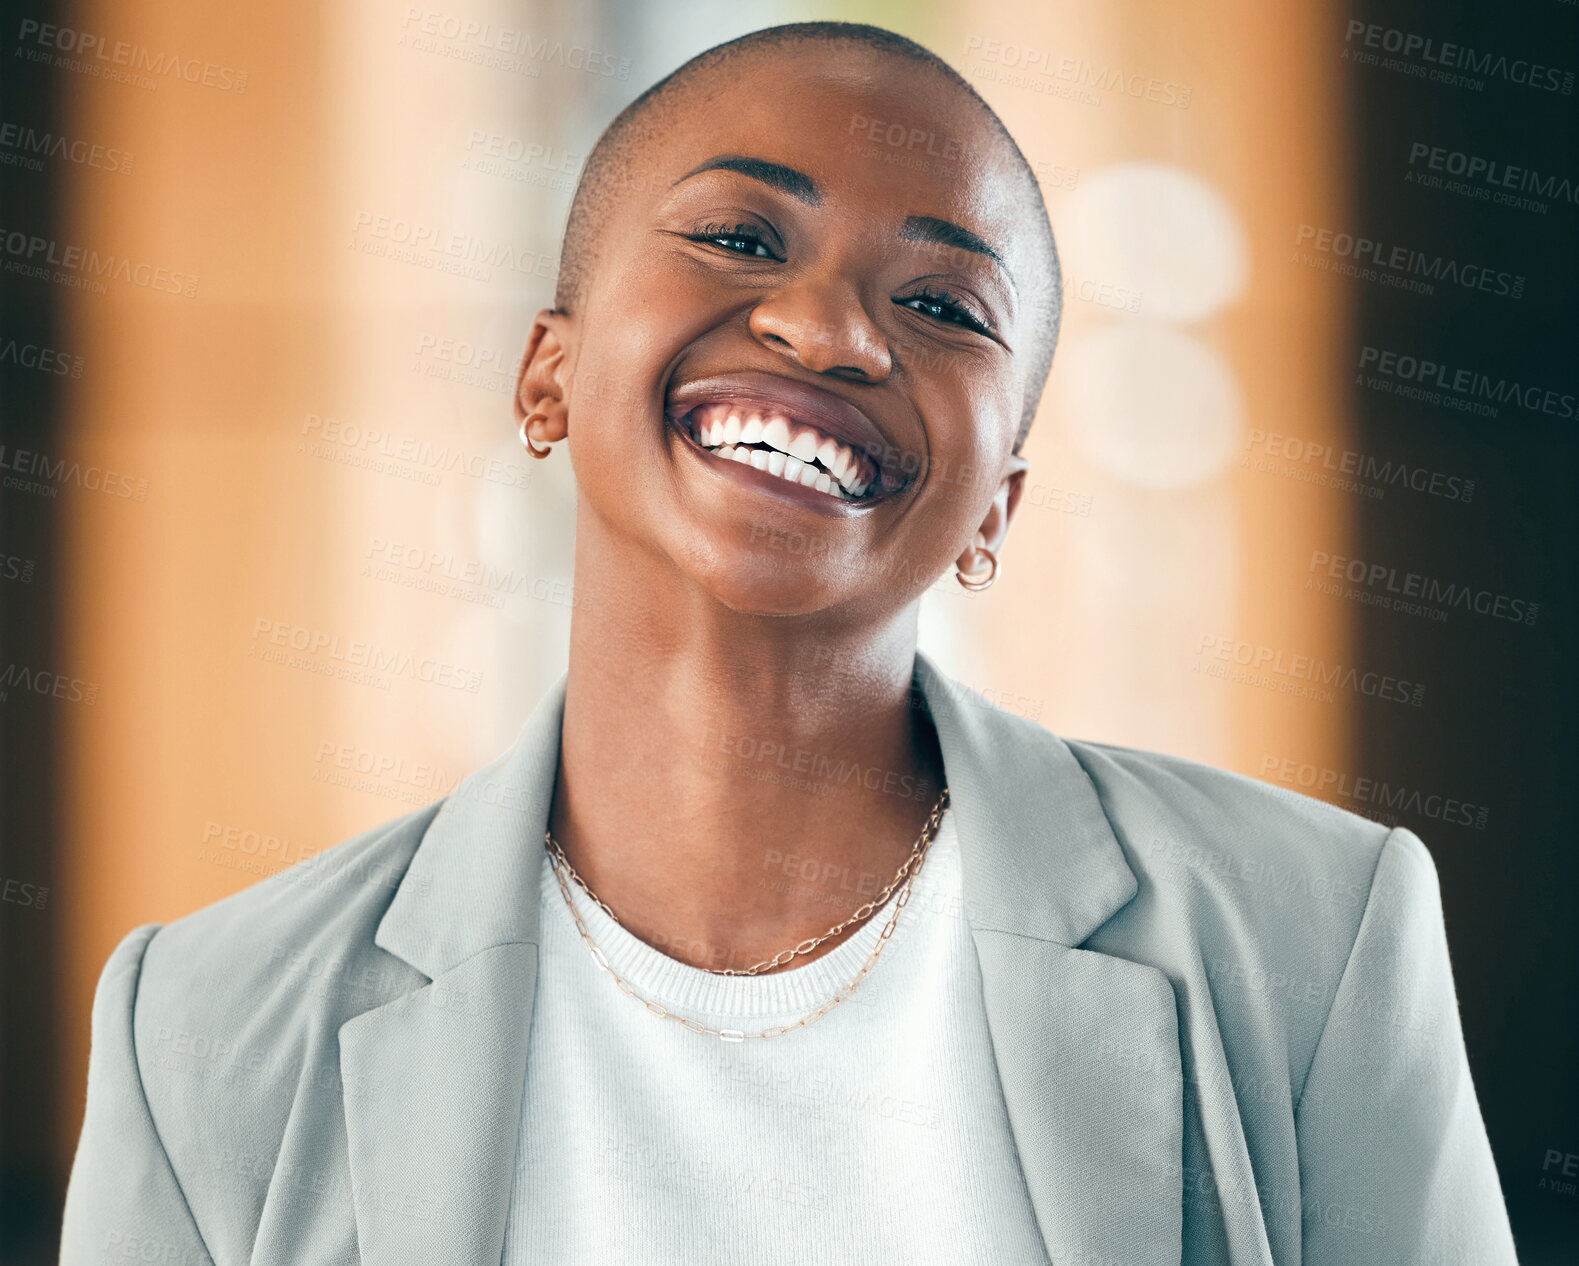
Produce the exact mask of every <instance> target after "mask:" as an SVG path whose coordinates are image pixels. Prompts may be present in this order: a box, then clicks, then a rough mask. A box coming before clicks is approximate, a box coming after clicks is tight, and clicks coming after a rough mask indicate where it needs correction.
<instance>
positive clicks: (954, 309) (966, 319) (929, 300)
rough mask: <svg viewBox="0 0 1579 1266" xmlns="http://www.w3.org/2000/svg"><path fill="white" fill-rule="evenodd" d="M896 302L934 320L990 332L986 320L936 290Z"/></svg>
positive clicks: (981, 332)
mask: <svg viewBox="0 0 1579 1266" xmlns="http://www.w3.org/2000/svg"><path fill="white" fill-rule="evenodd" d="M894 302H895V303H897V304H899V305H900V306H901V307H908V308H910V310H911V311H912V312H919V313H921V315H922V316H927V317H931V318H932V319H933V320H934V321H943V322H945V323H947V324H949V325H960V326H964V327H965V328H966V329H967V330H975V331H976V333H978V334H986V333H988V327H987V323H986V322H985V321H983V320H982V319H981V318H980V317H978V316H976V315H975V314H974V313H973V312H971V310H970V309H969V308H967V307H965V305H964V304H962V303H960V302H959V301H958V300H957V299H954V298H953V297H952V296H950V295H946V294H943V293H941V292H939V291H936V290H922V291H920V292H919V293H917V294H913V295H911V296H909V297H908V298H905V299H896V300H895V301H894Z"/></svg>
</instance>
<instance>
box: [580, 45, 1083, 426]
mask: <svg viewBox="0 0 1579 1266" xmlns="http://www.w3.org/2000/svg"><path fill="white" fill-rule="evenodd" d="M791 44H823V45H839V44H843V45H853V46H856V47H861V48H868V49H874V50H876V51H878V52H881V53H885V54H888V55H890V56H893V57H900V58H904V59H906V60H908V61H911V62H914V63H917V64H920V65H922V66H925V67H927V68H929V69H931V70H934V71H936V72H937V73H938V74H939V75H941V76H942V77H943V78H944V79H945V80H946V81H948V82H949V83H951V84H953V85H954V86H955V87H958V88H959V89H961V90H962V91H963V92H964V93H965V94H966V95H967V96H968V98H969V99H970V100H972V101H974V102H975V103H976V105H977V106H978V107H979V108H980V109H981V110H982V111H983V112H984V113H985V114H986V116H987V118H989V119H990V120H991V121H992V123H993V125H994V126H995V127H996V128H997V130H998V132H999V134H1000V135H1002V137H1003V138H1004V140H1006V141H1007V142H1008V143H1009V149H1010V152H1011V153H1012V154H1013V155H1014V158H1015V161H1016V163H1017V164H1018V166H1019V168H1020V170H1021V172H1022V173H1023V175H1024V177H1025V181H1026V184H1027V185H1028V186H1029V189H1030V197H1029V198H1028V199H1027V202H1028V203H1034V206H1028V208H1027V209H1028V211H1030V216H1029V220H1030V223H1031V225H1032V231H1033V232H1034V233H1035V234H1036V236H1037V239H1038V245H1039V246H1040V252H1039V253H1040V254H1041V255H1042V257H1043V258H1042V261H1041V262H1042V263H1043V264H1044V265H1045V267H1046V268H1047V271H1048V276H1047V288H1046V291H1045V292H1044V293H1043V294H1041V295H1040V297H1039V301H1033V303H1032V311H1031V339H1032V341H1031V344H1030V348H1029V351H1030V355H1031V365H1030V371H1029V373H1028V375H1027V379H1026V382H1027V390H1026V397H1025V409H1024V412H1023V414H1022V415H1021V418H1020V426H1019V430H1018V432H1017V433H1016V435H1015V439H1014V451H1015V452H1019V451H1020V446H1021V445H1022V444H1023V443H1024V442H1025V436H1026V433H1027V432H1028V431H1029V430H1030V429H1031V422H1032V420H1033V419H1034V418H1035V416H1036V409H1037V406H1038V404H1039V403H1040V402H1041V398H1042V389H1043V387H1044V386H1045V385H1046V383H1047V375H1048V373H1049V372H1050V371H1051V369H1052V364H1053V349H1054V347H1055V346H1056V345H1057V342H1058V325H1059V316H1060V313H1061V310H1062V307H1063V278H1062V274H1061V271H1060V268H1059V264H1058V248H1057V246H1056V244H1055V243H1054V241H1053V228H1052V223H1051V221H1050V220H1049V219H1048V216H1047V204H1046V202H1045V201H1044V200H1043V198H1042V192H1041V186H1040V185H1039V184H1038V183H1037V180H1036V175H1035V173H1034V172H1033V171H1032V170H1031V165H1030V163H1028V162H1027V161H1026V159H1025V155H1024V154H1023V153H1022V152H1021V151H1020V147H1019V145H1018V144H1017V143H1016V142H1015V139H1014V137H1013V136H1011V135H1010V134H1009V129H1008V128H1007V127H1005V126H1004V124H1003V120H1002V119H1000V118H999V117H998V115H997V113H996V112H995V111H994V110H993V108H992V107H991V106H989V105H988V104H987V103H986V102H985V101H983V100H982V98H981V95H980V94H979V93H978V92H977V91H976V90H975V89H974V88H972V87H971V85H970V83H969V82H968V81H967V80H966V79H965V78H964V77H963V76H962V75H961V74H960V73H959V72H958V71H956V70H955V69H954V68H953V67H952V66H950V65H949V64H948V63H947V62H946V61H944V60H943V59H942V58H941V57H939V56H938V55H937V54H936V53H934V52H932V51H931V50H930V49H928V48H924V47H923V46H922V45H920V44H917V43H916V42H915V41H914V40H912V39H907V38H906V37H905V36H903V35H898V34H896V33H895V32H893V31H889V30H885V29H884V28H883V27H880V26H869V25H867V24H865V23H861V22H792V23H787V24H785V25H782V26H770V27H765V28H763V29H762V30H760V31H752V32H750V33H749V34H746V35H742V36H740V37H739V38H738V39H733V40H730V41H728V42H727V43H724V44H718V45H715V46H714V47H712V48H709V49H707V50H705V51H704V52H701V53H698V54H697V55H696V56H695V57H693V58H691V60H690V61H688V62H686V63H685V64H684V65H683V66H681V67H679V68H678V69H677V70H674V71H671V72H670V73H669V74H667V75H665V76H664V77H663V78H662V79H660V80H659V81H658V82H657V83H655V84H653V86H652V87H650V88H648V89H647V91H646V92H644V93H642V94H641V96H639V97H637V98H636V100H634V101H632V102H631V103H630V105H628V106H626V107H625V108H624V109H623V110H621V111H620V112H619V114H618V115H617V116H615V119H614V121H613V122H612V123H610V124H609V125H608V127H607V128H605V129H604V131H603V135H602V136H600V137H599V138H598V142H597V144H596V145H594V146H593V147H592V151H591V153H589V154H588V155H587V160H586V163H585V165H584V166H583V168H582V171H581V177H580V179H579V180H578V181H577V183H576V193H575V197H574V198H573V199H572V200H571V204H570V218H569V220H568V221H567V223H566V225H565V237H564V243H563V246H562V248H561V251H560V258H559V278H558V282H557V284H556V286H555V289H554V306H555V307H556V308H557V309H558V310H559V311H561V312H564V313H567V314H571V313H574V312H575V311H576V310H577V308H579V307H580V304H581V301H582V298H583V296H584V293H585V288H586V286H585V283H586V278H587V276H588V275H589V273H590V271H591V270H592V269H593V268H594V267H595V266H596V260H597V252H598V244H599V241H600V237H601V226H602V225H603V223H604V222H605V221H606V220H607V219H608V216H607V214H606V213H607V211H608V209H609V208H610V206H611V205H612V203H613V201H614V199H615V198H617V197H618V195H619V192H620V190H621V188H622V186H623V185H624V184H625V183H627V181H628V177H629V172H630V171H631V170H632V167H631V165H630V163H629V161H628V160H629V159H630V157H631V155H632V154H634V153H636V152H638V151H639V150H640V149H641V148H642V147H643V146H645V145H646V144H648V143H649V142H650V141H651V140H652V139H653V137H654V134H656V133H657V132H659V131H660V130H661V129H662V128H663V127H665V126H666V124H667V122H668V118H669V107H671V106H672V105H673V104H674V103H675V101H676V99H677V98H678V96H679V94H680V91H681V90H682V89H683V88H685V87H686V86H687V85H688V84H690V83H692V82H693V81H694V80H696V79H697V78H698V77H699V76H701V75H702V74H704V73H705V72H707V71H710V70H712V69H714V68H715V67H718V66H722V65H727V64H728V63H730V62H732V61H737V60H740V59H743V58H745V57H747V56H750V55H752V54H755V53H759V52H763V51H768V50H772V49H777V48H781V47H784V46H786V45H791ZM636 170H640V169H636ZM1044 305H1045V306H1044Z"/></svg>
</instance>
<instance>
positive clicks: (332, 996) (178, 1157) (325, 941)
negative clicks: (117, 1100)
mask: <svg viewBox="0 0 1579 1266" xmlns="http://www.w3.org/2000/svg"><path fill="white" fill-rule="evenodd" d="M438 808H439V805H438V804H434V805H429V806H427V807H426V808H424V809H421V810H418V811H417V812H414V813H411V814H407V815H405V816H404V817H401V818H397V819H395V820H393V821H390V822H386V823H384V824H382V825H380V826H378V827H375V828H373V829H372V830H369V831H366V832H364V833H362V834H361V835H358V836H356V837H354V838H352V839H349V840H346V841H344V842H343V843H340V844H338V845H335V846H333V847H331V848H328V849H325V850H324V851H323V852H321V853H318V854H316V855H315V856H313V857H311V858H309V859H308V860H306V861H304V862H301V863H298V864H297V865H295V866H292V867H290V868H289V869H287V870H283V871H280V872H278V873H276V874H274V875H272V876H270V877H269V878H268V879H265V880H263V881H262V882H260V883H257V884H254V885H253V886H252V887H250V888H247V889H246V890H244V891H242V892H239V893H237V894H235V895H234V896H231V897H228V898H226V899H225V900H223V901H219V902H216V903H215V904H213V905H210V906H207V907H205V908H203V909H201V910H198V911H196V912H194V913H193V914H190V915H188V916H186V917H185V918H182V919H179V920H177V921H175V922H173V923H170V924H168V925H166V926H164V927H144V928H139V929H137V930H136V931H135V932H133V933H132V934H130V935H129V936H128V937H127V938H126V939H125V940H124V941H123V942H122V943H121V946H120V947H119V948H118V949H117V951H116V953H115V954H114V955H113V956H112V957H111V960H110V964H109V965H108V966H107V967H106V969H105V975H104V981H103V982H102V983H101V985H100V1000H101V1001H100V1002H99V1003H96V1014H95V1022H96V1023H95V1028H96V1030H97V1028H98V1023H97V1022H98V1019H99V1016H98V1014H97V1008H98V1006H101V1005H105V1004H106V1003H109V1002H113V1000H114V999H116V998H119V999H120V1000H121V1002H122V1003H124V1002H126V1001H129V1002H130V1004H131V1005H130V1008H129V1010H130V1020H131V1043H130V1051H129V1052H128V1055H129V1058H130V1059H131V1060H132V1061H133V1062H134V1065H135V1072H136V1074H137V1075H138V1076H139V1078H140V1079H141V1082H142V1086H143V1090H144V1094H145V1096H146V1099H147V1104H148V1111H149V1113H150V1115H151V1117H152V1120H153V1123H154V1126H155V1128H156V1129H157V1131H158V1134H159V1136H160V1137H161V1138H162V1139H163V1140H164V1143H165V1147H166V1150H167V1153H168V1155H169V1157H170V1162H171V1164H172V1166H173V1167H174V1169H175V1172H176V1174H177V1176H178V1178H179V1180H180V1181H181V1183H182V1186H183V1187H185V1188H186V1189H187V1191H188V1193H189V1195H190V1197H191V1199H192V1205H193V1211H194V1213H195V1214H197V1215H198V1218H199V1221H200V1222H204V1220H205V1219H204V1214H205V1212H207V1213H209V1214H210V1215H211V1216H212V1217H213V1218H216V1219H217V1220H218V1222H219V1223H220V1224H221V1225H223V1224H224V1221H225V1217H226V1216H227V1215H226V1214H225V1213H223V1212H219V1213H216V1212H214V1211H215V1210H225V1209H229V1208H231V1207H246V1206H247V1205H248V1204H249V1203H251V1200H250V1197H252V1196H254V1195H257V1194H259V1193H261V1191H263V1190H266V1189H267V1186H268V1175H269V1173H270V1172H271V1169H272V1165H273V1159H274V1157H275V1156H276V1154H277V1153H278V1149H279V1145H280V1142H281V1140H282V1138H283V1137H284V1135H285V1132H286V1129H287V1126H288V1123H289V1122H290V1120H291V1117H292V1115H293V1113H295V1112H297V1111H299V1110H313V1109H312V1108H311V1103H312V1102H313V1101H316V1100H317V1099H318V1097H319V1096H320V1094H321V1093H329V1092H332V1093H333V1094H336V1095H337V1094H338V1086H339V1080H338V1079H339V1068H338V1065H339V1056H338V1032H339V1028H340V1025H341V1024H343V1023H344V1022H345V1021H346V1020H348V1019H351V1018H352V1017H354V1016H356V1015H358V1014H360V1013H362V1012H364V1011H367V1010H370V1009H372V1008H374V1007H378V1006H382V1005H384V1004H385V1003H387V1002H390V1001H392V1000H394V999H395V998H397V997H399V996H401V995H402V994H405V993H408V992H410V991H411V990H413V989H415V988H418V987H419V986H421V985H422V984H424V983H426V977H424V976H423V975H421V973H419V972H417V971H416V970H415V969H414V968H412V967H410V966H408V965H407V964H405V963H403V962H402V961H400V960H399V959H397V958H396V957H394V956H393V955H391V954H388V953H386V952H385V951H384V950H382V949H380V948H379V947H378V946H377V945H375V944H374V939H373V938H374V935H375V934H376V932H377V930H378V926H379V922H380V920H381V919H382V918H383V915H384V912H385V911H386V910H387V909H388V907H389V904H390V902H391V901H392V900H393V898H394V895H395V891H396V889H397V888H398V886H399V885H400V883H401V880H402V878H403V877H404V875H405V873H406V870H407V867H408V866H409V865H410V862H411V859H412V856H413V855H414V853H415V852H416V849H417V846H418V845H419V844H420V843H421V840H422V837H423V834H424V832H425V831H426V829H427V826H428V824H429V823H430V822H431V821H432V819H433V817H434V815H435V813H436V812H437V810H438ZM124 1023H125V1020H124V1019H123V1020H122V1024H124ZM98 1040H99V1033H98V1032H97V1031H96V1032H95V1042H96V1043H97V1042H98ZM226 1192H228V1193H229V1196H228V1197H226V1196H223V1195H222V1193H226ZM237 1195H239V1196H241V1197H242V1199H241V1200H240V1202H239V1204H238V1203H237V1202H236V1201H235V1197H236V1196H237ZM215 1201H218V1203H217V1204H216V1203H213V1202H215Z"/></svg>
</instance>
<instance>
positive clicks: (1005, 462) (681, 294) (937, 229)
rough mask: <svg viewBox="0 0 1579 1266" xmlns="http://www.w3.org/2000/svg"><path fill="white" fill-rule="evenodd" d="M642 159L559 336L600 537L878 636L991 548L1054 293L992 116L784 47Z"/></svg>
mask: <svg viewBox="0 0 1579 1266" xmlns="http://www.w3.org/2000/svg"><path fill="white" fill-rule="evenodd" d="M630 161H631V164H632V166H633V168H639V170H632V171H631V172H629V173H625V174H624V176H626V177H628V178H622V175H621V174H616V176H615V182H616V184H617V185H619V186H621V187H623V188H624V189H625V190H626V192H624V193H622V194H621V195H620V196H619V198H618V199H617V200H616V203H615V210H614V211H613V212H612V213H610V214H611V216H612V218H611V219H610V220H609V222H607V223H604V224H601V225H597V226H595V228H594V231H595V233H596V234H597V236H598V238H599V242H600V246H599V254H598V261H597V266H596V269H595V271H594V274H593V275H592V276H591V277H590V278H588V280H587V284H586V285H585V286H584V287H583V291H582V295H583V297H582V302H581V304H580V310H579V311H578V312H577V313H576V314H575V316H574V317H573V318H566V319H560V320H558V321H556V322H555V323H554V324H552V325H551V326H550V327H549V329H550V344H551V343H552V341H553V340H554V339H557V340H558V341H560V342H561V343H562V345H563V351H564V353H565V355H564V358H563V361H562V362H561V365H562V373H561V378H562V384H561V385H562V388H563V390H564V406H565V417H566V420H567V425H568V432H569V439H570V449H571V454H572V458H573V461H574V465H575V469H576V475H577V482H578V484H579V486H580V492H581V496H582V498H583V500H584V503H585V505H586V507H587V508H588V509H590V511H591V512H592V513H594V514H596V515H597V516H598V517H599V519H600V520H601V521H602V526H604V527H605V528H606V529H607V531H608V532H609V533H611V534H612V535H613V536H615V537H618V538H625V539H626V540H628V542H629V543H630V545H631V546H632V547H634V548H637V549H640V550H643V551H644V552H646V553H647V554H649V555H650V556H651V557H652V558H653V559H654V562H655V565H657V566H660V567H662V566H663V565H664V564H665V562H667V564H669V565H670V566H672V567H673V568H674V569H676V570H677V572H678V573H679V576H683V577H685V578H688V579H689V580H691V581H692V582H694V583H696V584H699V585H702V586H704V587H705V588H706V589H707V590H708V591H709V592H711V593H712V594H713V595H714V596H715V597H716V598H717V599H718V600H719V601H721V602H723V603H724V604H725V605H727V606H729V607H730V608H732V609H735V610H738V611H747V612H757V613H762V614H777V615H790V614H803V613H809V612H814V611H830V612H831V611H833V610H834V609H840V610H841V612H842V614H843V615H845V616H848V617H851V618H857V619H862V618H864V619H880V618H882V617H883V616H884V615H886V614H891V613H892V612H894V611H896V610H898V609H900V608H902V607H903V606H905V605H908V604H909V603H910V602H911V601H912V600H913V599H914V598H915V596H916V595H917V594H919V593H920V592H921V591H922V590H923V589H925V588H926V587H927V586H928V585H929V584H930V583H931V582H932V581H933V580H934V579H935V578H936V577H937V576H938V575H939V574H941V573H942V572H943V571H944V570H945V569H947V568H949V567H951V566H952V565H953V563H954V561H955V560H956V559H957V558H958V557H959V556H960V554H961V552H962V551H963V550H965V549H967V548H968V547H970V546H971V545H972V543H973V541H976V539H977V533H978V531H982V530H983V529H984V528H985V531H986V537H987V540H988V543H989V544H990V545H992V546H994V547H995V546H996V544H997V543H998V540H999V539H1001V532H1002V529H1003V528H1004V527H1006V520H1007V517H1008V514H1009V513H1012V508H1013V503H1014V502H1015V501H1017V500H1018V491H1019V484H1020V482H1021V480H1022V479H1023V462H1021V461H1020V459H1019V458H1017V457H1011V449H1012V447H1013V443H1014V438H1015V434H1016V432H1017V429H1018V425H1019V420H1020V415H1021V410H1022V405H1023V401H1024V392H1025V390H1026V375H1027V372H1028V365H1029V362H1030V359H1031V354H1032V352H1031V347H1030V344H1031V343H1032V341H1033V340H1032V336H1031V330H1030V328H1029V322H1030V321H1031V320H1032V319H1034V318H1035V315H1036V314H1037V313H1038V312H1039V311H1041V294H1042V292H1043V287H1044V286H1045V284H1046V281H1045V278H1043V277H1040V276H1038V275H1037V269H1038V267H1039V263H1038V260H1037V258H1036V250H1035V244H1034V239H1033V238H1032V237H1031V230H1030V229H1029V228H1028V227H1026V226H1025V222H1026V220H1027V218H1028V217H1027V216H1026V215H1025V211H1024V197H1025V193H1024V187H1023V186H1022V185H1021V184H1020V183H1019V182H1020V181H1021V180H1022V179H1023V177H1022V176H1021V174H1020V173H1019V172H1018V171H1017V169H1016V167H1015V166H1014V159H1013V156H1012V153H1011V152H1010V150H1009V147H1008V145H1007V144H1006V143H1005V141H1004V140H1003V139H1002V137H1001V136H1000V135H999V134H998V133H997V132H996V130H995V129H994V128H993V127H992V125H991V123H990V121H989V120H988V119H986V118H985V117H983V115H982V112H981V111H980V110H979V109H976V108H973V107H971V106H970V105H968V104H967V103H966V101H965V99H964V98H963V95H962V94H961V93H960V92H959V90H958V89H957V88H956V87H953V86H951V85H949V84H947V83H946V82H945V81H944V80H943V79H942V78H941V77H939V76H938V75H936V74H935V73H934V72H930V71H928V70H926V69H925V68H922V67H918V66H914V65H911V64H908V63H905V62H902V61H899V60H897V59H893V58H887V57H881V56H873V55H870V54H867V53H864V52H851V51H846V50H838V51H835V52H831V53H830V52H828V51H824V50H821V49H815V48H807V49H794V50H791V51H788V52H781V53H777V54H768V55H756V56H753V57H751V58H750V59H748V60H747V61H746V62H745V63H744V64H743V65H739V64H737V65H731V66H729V67H727V68H724V69H715V70H713V71H710V72H707V73H706V74H705V75H704V77H703V80H702V81H701V82H700V83H697V84H693V85H691V86H690V87H688V88H687V89H685V91H684V95H683V98H682V104H680V105H679V106H678V107H677V109H676V110H675V112H674V114H673V115H672V116H671V118H670V119H669V120H668V126H666V127H665V128H664V129H663V130H662V131H661V134H660V136H659V138H658V139H657V140H656V141H654V142H653V143H651V144H649V145H648V146H646V147H644V148H642V149H641V150H640V151H639V152H638V154H637V156H636V157H635V158H633V159H631V160H630ZM660 173H661V175H659V174H660ZM655 177H656V178H655ZM541 350H542V349H540V351H541Z"/></svg>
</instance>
